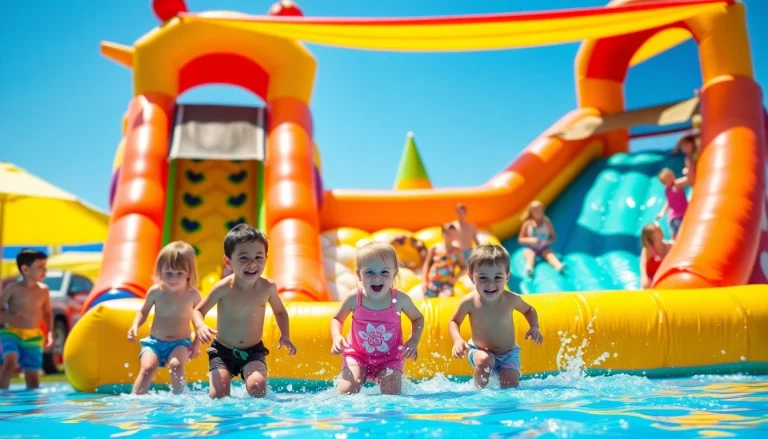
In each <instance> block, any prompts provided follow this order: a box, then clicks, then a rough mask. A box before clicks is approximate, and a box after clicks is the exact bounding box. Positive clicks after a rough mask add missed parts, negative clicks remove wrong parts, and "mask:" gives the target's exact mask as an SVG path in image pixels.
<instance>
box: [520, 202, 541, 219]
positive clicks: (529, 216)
mask: <svg viewBox="0 0 768 439" xmlns="http://www.w3.org/2000/svg"><path fill="white" fill-rule="evenodd" d="M537 207H540V208H542V209H544V204H543V203H542V202H541V201H539V200H533V201H531V204H529V205H528V207H526V208H525V211H524V212H523V216H522V220H523V222H526V221H528V220H532V219H533V214H531V211H532V210H533V209H535V208H537Z"/></svg>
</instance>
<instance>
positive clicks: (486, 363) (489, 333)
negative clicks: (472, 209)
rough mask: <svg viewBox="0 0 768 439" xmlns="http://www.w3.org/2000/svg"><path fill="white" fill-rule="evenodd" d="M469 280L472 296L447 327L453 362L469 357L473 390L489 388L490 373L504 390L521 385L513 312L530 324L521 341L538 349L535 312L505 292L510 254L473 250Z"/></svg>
mask: <svg viewBox="0 0 768 439" xmlns="http://www.w3.org/2000/svg"><path fill="white" fill-rule="evenodd" d="M469 278H470V279H472V282H474V284H475V290H474V291H473V292H472V293H471V294H468V295H466V296H465V297H464V298H463V299H462V300H461V302H460V303H459V307H458V309H457V310H456V312H455V313H454V314H453V317H452V318H451V321H450V322H448V331H449V333H450V335H451V338H452V339H453V356H454V357H456V358H463V357H464V354H465V353H466V355H467V360H469V364H470V365H472V367H473V368H474V370H475V385H476V386H478V387H480V388H483V387H485V386H486V385H488V378H489V377H490V374H491V371H493V372H495V373H498V374H499V381H500V384H501V387H502V388H507V387H517V386H518V384H519V380H520V347H519V346H518V345H517V343H515V325H514V322H513V320H512V312H513V311H515V310H517V311H518V312H520V313H522V314H523V316H524V317H525V320H527V321H528V325H529V326H530V329H529V330H528V332H527V333H526V334H525V338H526V339H528V338H530V339H531V340H532V341H533V342H534V343H536V344H541V342H542V341H543V337H542V336H541V332H540V331H539V318H538V314H537V313H536V309H534V308H533V307H532V306H530V305H529V304H527V303H526V302H525V301H524V300H523V299H522V298H521V297H520V296H518V295H517V294H515V293H513V292H511V291H507V290H506V289H505V286H506V284H507V281H508V280H509V253H507V251H506V250H505V249H504V248H503V247H500V246H497V245H492V244H485V245H481V246H479V247H477V248H476V249H475V250H474V251H473V252H472V255H471V256H470V257H469ZM467 316H469V324H470V327H471V328H472V338H471V339H470V340H469V342H466V341H464V339H463V338H462V337H461V332H460V330H459V328H460V327H461V323H462V322H463V321H464V318H466V317H467Z"/></svg>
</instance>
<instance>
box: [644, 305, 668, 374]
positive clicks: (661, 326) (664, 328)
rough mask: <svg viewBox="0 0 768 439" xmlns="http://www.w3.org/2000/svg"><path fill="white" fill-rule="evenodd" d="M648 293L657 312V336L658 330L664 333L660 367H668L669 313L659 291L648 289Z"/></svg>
mask: <svg viewBox="0 0 768 439" xmlns="http://www.w3.org/2000/svg"><path fill="white" fill-rule="evenodd" d="M648 295H649V296H650V297H651V299H652V300H653V301H654V303H656V309H657V310H658V312H657V313H656V321H657V323H658V329H657V330H656V334H657V338H658V339H660V338H661V337H659V335H660V334H659V332H663V333H664V335H665V337H664V338H665V340H666V343H665V346H664V348H663V349H662V351H661V352H662V355H661V365H662V367H669V366H668V364H669V352H670V350H671V349H672V346H670V345H671V337H672V334H671V333H670V331H669V328H670V326H669V313H667V305H666V303H664V299H663V298H662V297H661V296H659V293H658V292H656V291H648ZM659 314H661V319H659ZM659 320H661V321H659Z"/></svg>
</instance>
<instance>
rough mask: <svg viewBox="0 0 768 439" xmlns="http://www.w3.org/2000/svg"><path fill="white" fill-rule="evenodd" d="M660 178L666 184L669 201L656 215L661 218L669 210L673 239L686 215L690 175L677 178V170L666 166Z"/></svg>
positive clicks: (666, 194) (665, 194)
mask: <svg viewBox="0 0 768 439" xmlns="http://www.w3.org/2000/svg"><path fill="white" fill-rule="evenodd" d="M659 180H661V183H662V184H664V186H666V189H664V196H665V197H666V198H667V201H665V202H664V206H663V207H662V208H661V211H660V212H659V214H658V215H656V219H657V220H660V219H661V218H662V217H663V216H664V214H665V213H666V212H667V210H669V215H668V216H667V220H668V221H669V231H670V233H671V234H672V239H676V238H677V233H678V232H679V231H680V224H681V223H682V222H683V217H684V216H685V211H686V210H687V209H688V198H687V196H686V194H685V187H686V186H689V185H690V180H689V179H688V177H680V178H675V172H674V171H672V170H671V169H669V168H664V169H662V170H661V172H659Z"/></svg>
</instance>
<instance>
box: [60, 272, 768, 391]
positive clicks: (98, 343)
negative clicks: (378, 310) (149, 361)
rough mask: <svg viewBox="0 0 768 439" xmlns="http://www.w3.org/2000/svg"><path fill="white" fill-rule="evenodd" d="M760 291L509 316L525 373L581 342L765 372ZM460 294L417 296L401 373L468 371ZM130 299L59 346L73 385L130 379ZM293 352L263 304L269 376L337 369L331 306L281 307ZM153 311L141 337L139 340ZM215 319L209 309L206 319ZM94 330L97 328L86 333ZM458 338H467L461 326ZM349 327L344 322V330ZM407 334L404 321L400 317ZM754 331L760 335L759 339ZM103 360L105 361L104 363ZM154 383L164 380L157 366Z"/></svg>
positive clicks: (608, 302) (696, 365)
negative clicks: (457, 314) (451, 330)
mask: <svg viewBox="0 0 768 439" xmlns="http://www.w3.org/2000/svg"><path fill="white" fill-rule="evenodd" d="M766 297H768V288H766V286H746V287H737V288H721V289H711V290H689V291H634V292H632V291H627V292H623V293H621V294H604V293H602V294H601V293H581V294H579V293H563V294H542V295H534V296H525V300H526V301H528V302H529V303H530V304H531V305H533V306H534V307H535V308H536V309H537V311H538V313H539V319H540V322H541V330H542V334H543V335H544V343H543V344H541V345H539V346H537V345H534V344H533V343H531V342H530V341H526V340H524V339H523V337H524V335H525V333H526V331H527V330H528V325H527V323H526V322H525V320H524V318H523V317H522V316H521V315H520V314H519V313H516V314H515V316H514V322H515V329H516V334H515V336H516V337H517V340H518V343H519V344H520V346H521V348H522V353H521V360H522V366H523V370H522V373H523V375H529V376H530V375H533V374H540V373H548V372H555V371H558V370H560V369H562V368H563V367H564V366H565V364H564V358H566V357H568V356H574V355H576V354H577V353H578V348H579V347H580V346H582V345H583V348H582V351H583V353H582V354H581V355H582V358H583V360H584V362H585V365H586V367H588V368H591V369H595V370H610V371H612V372H620V371H624V372H634V373H646V374H647V375H648V376H658V375H675V374H683V373H691V372H701V373H704V372H720V373H723V372H760V373H766V372H768V344H766V343H764V342H763V341H764V338H765V335H766V334H768V300H766ZM457 304H458V299H440V300H437V299H431V300H424V301H420V302H417V305H418V306H419V308H420V309H421V312H422V313H423V314H424V318H425V320H426V322H425V324H426V326H425V330H424V335H423V337H422V339H421V342H420V344H419V357H418V360H417V361H415V362H414V361H410V360H408V361H406V370H405V373H406V376H407V377H408V378H410V379H418V378H426V377H431V376H434V375H435V374H438V373H442V374H445V375H449V376H451V375H452V376H469V375H471V373H472V371H471V368H470V366H469V364H468V363H467V361H466V360H457V359H454V358H452V357H451V347H452V342H451V339H450V337H449V335H448V329H447V324H448V321H449V320H450V318H451V315H452V313H453V311H454V309H455V307H456V305H457ZM140 306H141V301H140V300H138V299H120V300H112V301H108V302H104V303H102V304H99V305H97V306H96V307H95V308H94V309H92V310H91V311H90V312H89V313H88V314H86V315H85V317H83V319H82V320H80V322H79V323H78V324H77V326H75V328H74V330H73V332H72V333H71V334H70V336H69V337H70V339H69V341H68V342H67V344H66V347H65V351H64V356H65V358H67V363H66V364H67V369H66V373H67V378H68V379H69V381H70V383H72V385H73V386H74V387H75V388H76V389H77V390H79V391H85V392H94V391H98V390H99V389H100V388H101V389H104V388H106V387H108V386H112V385H119V384H130V383H132V382H133V381H134V379H135V378H136V373H137V372H138V370H139V350H140V347H139V344H138V343H130V342H128V340H127V339H126V332H127V331H128V327H129V326H130V324H131V322H132V320H133V318H134V316H135V313H136V311H137V310H138V309H139V307H140ZM286 306H287V308H288V312H289V314H290V316H291V319H292V320H291V338H292V340H293V342H294V343H295V344H296V346H297V348H298V353H297V355H296V356H295V357H289V356H288V355H287V354H286V352H285V350H284V349H282V350H278V349H277V340H278V338H279V331H278V329H277V325H275V323H274V319H273V317H272V315H271V313H270V311H269V309H268V310H267V319H266V323H265V331H264V343H265V345H266V346H267V348H269V349H270V351H271V353H270V355H269V356H268V357H267V366H268V370H269V376H270V377H271V378H295V379H306V380H331V379H333V378H334V377H335V376H336V375H337V374H338V373H339V371H340V366H341V359H340V357H337V356H334V355H332V354H331V352H330V351H331V337H330V332H329V324H330V319H331V316H332V315H333V313H334V312H335V310H336V307H337V304H336V303H332V302H325V303H323V302H314V303H288V304H286ZM151 321H152V317H150V319H149V321H148V323H147V324H145V325H144V326H143V327H142V328H141V330H140V333H139V336H140V337H146V336H147V335H148V333H149V328H150V324H151ZM207 322H208V324H209V325H211V326H212V327H215V325H216V313H215V309H214V310H213V311H212V313H211V314H210V315H209V316H207ZM95 328H98V330H93V329H95ZM461 329H462V334H463V336H464V337H465V338H466V339H468V338H469V337H470V330H469V322H468V321H465V322H464V325H462V328H461ZM348 330H349V319H348V320H347V322H346V325H345V333H346V331H348ZM403 330H404V333H405V337H409V336H410V323H409V322H408V321H407V320H405V319H404V321H403ZM761 337H762V338H761ZM107 360H108V361H107ZM207 362H208V357H207V355H206V354H205V353H204V352H203V353H202V354H201V355H200V357H198V358H196V359H194V360H192V361H191V362H190V363H189V365H188V366H187V376H188V379H189V381H190V382H193V381H198V380H200V381H204V382H207V380H208V378H207V376H206V374H207V371H208V368H207V365H208V363H207ZM155 382H156V383H168V382H169V377H168V371H167V369H162V370H161V371H160V372H159V373H158V374H157V376H156V378H155Z"/></svg>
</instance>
